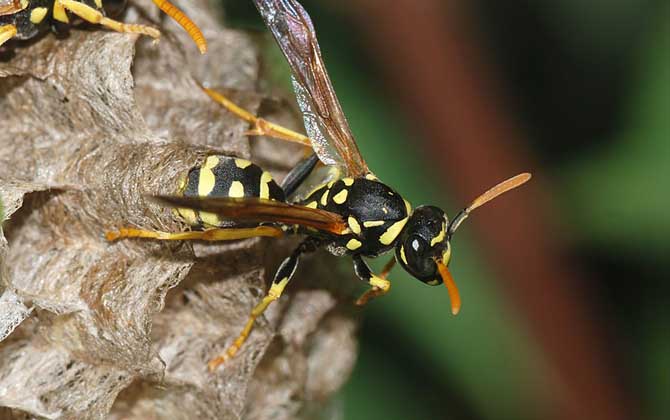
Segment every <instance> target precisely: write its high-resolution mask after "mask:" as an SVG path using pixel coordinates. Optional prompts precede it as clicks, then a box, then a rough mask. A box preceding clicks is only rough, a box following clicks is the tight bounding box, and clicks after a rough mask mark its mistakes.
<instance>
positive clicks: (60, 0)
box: [0, 0, 207, 54]
mask: <svg viewBox="0 0 670 420" xmlns="http://www.w3.org/2000/svg"><path fill="white" fill-rule="evenodd" d="M153 2H154V4H156V6H158V7H159V8H160V9H161V10H162V11H163V12H165V13H166V14H167V15H168V16H170V17H172V18H173V19H174V20H175V21H176V22H177V23H178V24H179V25H181V27H182V28H184V30H186V32H188V34H189V35H190V36H191V38H193V41H194V42H195V44H196V46H197V47H198V49H199V50H200V52H201V53H203V54H204V53H205V52H206V51H207V41H206V40H205V37H204V36H203V35H202V32H201V31H200V29H199V28H198V26H197V25H196V24H195V23H193V22H192V21H191V19H189V18H188V16H186V15H185V14H184V13H183V12H182V11H181V10H179V9H178V8H177V7H175V6H174V5H172V4H171V3H170V2H169V1H168V0H153ZM107 3H108V5H111V6H113V5H115V3H120V6H123V5H125V0H107ZM70 15H74V16H76V17H77V18H79V19H81V20H83V21H85V22H89V23H93V24H98V25H101V26H104V27H106V28H108V29H111V30H113V31H117V32H127V33H136V34H142V35H148V36H150V37H152V38H154V39H158V38H160V36H161V33H160V31H159V30H158V29H156V28H154V27H152V26H147V25H139V24H129V23H123V22H119V21H117V20H114V19H111V18H109V17H107V16H106V13H105V9H104V7H103V0H0V46H1V45H2V44H4V43H5V42H7V41H9V40H10V39H12V38H15V39H19V40H25V39H30V38H34V37H36V36H37V35H39V34H41V33H43V32H44V31H46V30H47V29H49V28H52V29H55V28H56V25H57V24H59V23H60V24H68V23H70Z"/></svg>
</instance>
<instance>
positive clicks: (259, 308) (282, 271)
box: [207, 238, 320, 371]
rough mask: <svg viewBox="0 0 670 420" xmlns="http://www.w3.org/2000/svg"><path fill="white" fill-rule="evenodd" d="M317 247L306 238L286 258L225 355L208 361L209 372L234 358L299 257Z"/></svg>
mask: <svg viewBox="0 0 670 420" xmlns="http://www.w3.org/2000/svg"><path fill="white" fill-rule="evenodd" d="M319 245H320V243H319V241H318V240H317V239H315V238H307V239H306V240H305V241H304V242H302V243H301V244H300V245H298V247H297V248H296V249H295V251H293V253H292V254H291V255H290V256H289V257H287V258H286V259H285V260H284V261H283V262H282V263H281V265H280V266H279V269H278V270H277V272H276V273H275V276H274V280H273V281H272V285H271V286H270V290H268V293H267V295H265V297H264V298H263V300H261V301H260V303H258V304H257V305H256V306H255V307H254V308H253V309H252V310H251V314H249V319H248V320H247V323H246V324H245V325H244V328H243V329H242V332H241V333H240V335H239V336H238V337H237V338H236V339H235V341H234V342H233V344H231V345H230V347H228V349H227V350H226V351H225V353H223V354H222V355H220V356H218V357H216V358H214V359H212V360H210V362H209V363H208V364H207V366H208V367H209V370H210V371H214V370H216V368H218V367H219V366H220V365H221V364H223V363H225V362H226V361H227V360H228V359H230V358H232V357H234V356H235V355H236V354H237V352H238V351H239V350H240V348H241V347H242V345H243V344H244V342H245V341H247V338H248V337H249V334H251V330H252V329H253V327H254V324H255V323H256V318H258V317H259V316H261V315H262V314H263V312H265V310H266V309H267V308H268V306H270V304H271V303H272V302H274V301H275V300H277V299H279V298H280V297H281V295H282V292H283V291H284V288H286V285H287V284H288V282H289V281H290V280H291V278H292V277H293V274H295V270H296V268H298V263H299V262H300V256H301V255H302V254H304V253H307V252H313V251H315V250H316V249H317V248H318V247H319Z"/></svg>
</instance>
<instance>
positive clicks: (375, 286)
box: [353, 255, 395, 306]
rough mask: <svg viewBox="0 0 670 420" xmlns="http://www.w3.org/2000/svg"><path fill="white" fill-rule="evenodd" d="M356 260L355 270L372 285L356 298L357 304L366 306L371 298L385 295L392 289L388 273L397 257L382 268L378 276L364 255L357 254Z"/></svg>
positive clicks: (354, 258)
mask: <svg viewBox="0 0 670 420" xmlns="http://www.w3.org/2000/svg"><path fill="white" fill-rule="evenodd" d="M353 260H354V272H355V273H356V275H357V276H358V277H359V278H360V279H361V280H364V281H366V282H367V283H368V284H369V285H370V286H372V287H371V288H370V289H369V290H368V291H366V292H365V293H363V295H362V296H361V297H359V298H358V300H356V305H357V306H364V305H365V304H367V303H368V302H369V301H370V300H372V299H374V298H376V297H378V296H382V295H385V294H386V293H388V291H389V290H391V282H390V281H388V280H387V279H386V276H388V273H389V272H390V271H391V269H392V268H393V266H394V265H395V259H392V260H391V261H389V262H388V263H387V264H386V265H385V266H384V269H383V270H382V273H381V274H380V275H379V276H377V275H375V274H374V273H373V272H372V271H370V267H368V265H367V263H366V262H365V261H364V260H363V257H361V256H360V255H355V256H354V257H353Z"/></svg>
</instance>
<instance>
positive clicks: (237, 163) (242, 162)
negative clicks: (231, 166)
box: [235, 159, 251, 169]
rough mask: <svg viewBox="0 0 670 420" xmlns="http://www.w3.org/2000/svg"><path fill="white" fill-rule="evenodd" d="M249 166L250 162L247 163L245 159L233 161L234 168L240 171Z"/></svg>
mask: <svg viewBox="0 0 670 420" xmlns="http://www.w3.org/2000/svg"><path fill="white" fill-rule="evenodd" d="M249 165H251V162H249V161H248V160H246V159H235V166H237V167H238V168H240V169H244V168H246V167H247V166H249Z"/></svg>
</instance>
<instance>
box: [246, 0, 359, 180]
mask: <svg viewBox="0 0 670 420" xmlns="http://www.w3.org/2000/svg"><path fill="white" fill-rule="evenodd" d="M254 3H255V4H256V7H257V8H258V10H259V11H260V13H261V15H262V16H263V19H264V20H265V24H266V25H267V26H268V28H269V29H270V31H271V32H272V34H273V35H274V37H275V39H276V40H277V43H278V44H279V47H280V48H281V50H282V52H283V53H284V56H285V57H286V60H288V63H289V65H290V67H291V70H292V72H293V89H294V90H295V93H296V97H297V100H298V105H299V106H300V110H301V111H302V114H303V118H304V121H305V129H306V130H307V135H308V136H309V137H310V139H311V140H312V146H313V148H314V151H315V152H316V154H317V155H318V156H319V159H321V161H322V162H323V163H325V164H326V165H337V166H341V167H342V168H343V170H344V172H345V173H346V175H347V176H351V177H359V176H363V175H365V174H367V173H369V172H370V170H369V169H368V166H367V164H366V163H365V160H363V157H362V156H361V153H360V151H359V150H358V146H357V145H356V142H355V141H354V137H353V135H352V134H351V129H350V128H349V123H348V122H347V119H346V117H345V116H344V113H343V112H342V107H341V106H340V103H339V101H338V100H337V96H336V95H335V91H334V89H333V86H332V84H331V82H330V78H329V77H328V73H327V72H326V67H325V66H324V64H323V59H322V58H321V50H320V49H319V44H318V42H317V39H316V33H315V31H314V26H313V25H312V21H311V19H310V17H309V15H308V14H307V12H306V11H305V9H303V7H302V6H301V5H300V4H299V3H298V2H297V1H295V0H254Z"/></svg>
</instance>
